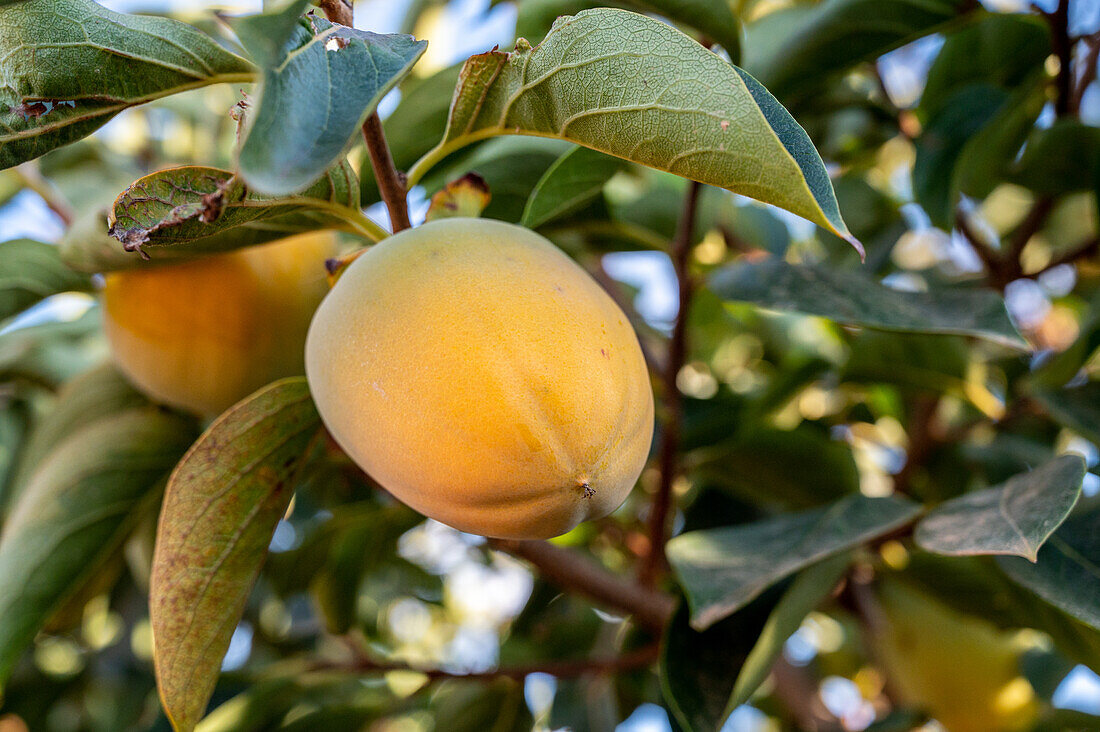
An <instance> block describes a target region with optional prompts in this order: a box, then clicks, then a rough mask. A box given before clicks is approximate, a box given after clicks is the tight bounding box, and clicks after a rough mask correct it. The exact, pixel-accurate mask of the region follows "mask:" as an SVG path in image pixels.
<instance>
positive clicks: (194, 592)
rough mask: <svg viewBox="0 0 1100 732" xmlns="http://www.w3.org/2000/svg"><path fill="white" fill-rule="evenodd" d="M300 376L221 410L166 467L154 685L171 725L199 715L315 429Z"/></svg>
mask: <svg viewBox="0 0 1100 732" xmlns="http://www.w3.org/2000/svg"><path fill="white" fill-rule="evenodd" d="M320 424H321V423H320V417H319V416H318V415H317V410H316V408H315V407H314V406H313V401H312V399H310V396H309V388H308V387H307V386H306V382H305V379H304V378H302V377H296V378H291V379H284V380H283V381H278V382H275V383H274V384H271V385H269V386H267V387H264V388H263V389H261V390H260V391H258V392H256V393H255V394H253V395H252V396H250V397H247V398H246V399H244V400H243V401H241V402H239V403H238V404H237V405H235V406H234V407H232V408H230V409H229V411H227V412H225V413H224V414H223V415H222V416H221V417H219V418H218V419H217V420H216V421H215V422H214V423H213V424H212V425H210V427H209V428H208V429H207V430H206V432H205V433H203V435H202V437H201V438H199V440H198V441H197V442H196V443H195V444H194V445H193V446H192V447H191V449H190V450H189V451H188V453H187V455H185V456H184V458H183V460H181V461H180V463H179V465H178V466H176V469H175V470H174V471H173V472H172V476H171V478H170V479H169V481H168V487H167V489H166V490H165V495H164V505H163V507H162V509H161V514H160V524H159V527H158V530H157V545H156V550H155V553H154V557H153V572H152V577H151V580H150V588H149V600H150V602H149V618H150V622H151V623H152V626H153V639H154V642H155V652H154V661H155V665H156V675H157V684H158V688H159V690H160V696H161V700H162V701H163V703H164V708H165V711H166V712H167V714H168V717H169V719H170V720H172V724H173V725H174V727H175V728H176V729H177V730H191V729H193V728H194V726H195V724H196V723H197V722H198V720H199V719H200V718H201V717H202V714H203V711H204V710H205V709H206V704H207V702H208V701H209V700H210V695H211V694H212V693H213V691H214V685H215V684H216V682H217V680H218V671H219V668H220V667H221V660H222V656H224V655H225V651H226V649H227V648H228V647H229V639H230V637H231V636H232V635H233V629H234V628H235V627H236V626H237V623H238V622H239V621H240V619H241V613H242V612H243V611H244V606H245V601H246V600H247V599H248V595H249V593H250V592H251V590H252V585H253V583H254V582H255V581H256V576H257V575H258V574H259V571H260V566H261V564H262V563H263V560H264V557H265V555H266V553H267V547H268V545H269V544H270V543H271V537H272V534H273V533H274V531H275V524H276V523H277V522H278V521H279V519H280V518H282V516H283V514H284V513H285V512H286V507H287V505H288V504H289V503H290V498H291V496H292V495H293V491H294V479H295V477H296V475H297V474H298V472H299V470H300V469H301V466H302V464H303V460H304V459H305V458H306V457H307V453H308V452H309V445H310V443H311V440H313V438H314V437H315V436H316V435H317V434H318V430H319V428H320Z"/></svg>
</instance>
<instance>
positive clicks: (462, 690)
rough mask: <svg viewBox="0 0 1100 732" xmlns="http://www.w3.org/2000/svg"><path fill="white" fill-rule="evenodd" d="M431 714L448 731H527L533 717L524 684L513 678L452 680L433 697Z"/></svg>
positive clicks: (440, 727)
mask: <svg viewBox="0 0 1100 732" xmlns="http://www.w3.org/2000/svg"><path fill="white" fill-rule="evenodd" d="M431 711H432V717H433V718H434V719H436V720H438V724H439V729H441V730H442V729H445V730H447V732H483V730H493V731H494V732H496V731H497V730H499V732H527V731H528V730H530V729H531V728H532V727H533V726H534V722H535V720H534V719H532V718H531V712H530V711H529V710H528V709H527V704H526V703H525V702H524V698H523V684H521V683H519V682H517V681H514V680H512V679H505V678H501V679H496V680H494V681H490V682H488V683H484V682H477V681H462V680H459V679H455V680H452V681H449V682H447V683H446V684H443V685H442V686H440V687H439V690H438V691H437V692H436V693H435V695H434V696H433V697H432V709H431Z"/></svg>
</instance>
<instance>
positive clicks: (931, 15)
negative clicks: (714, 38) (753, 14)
mask: <svg viewBox="0 0 1100 732" xmlns="http://www.w3.org/2000/svg"><path fill="white" fill-rule="evenodd" d="M970 5H971V3H969V2H967V1H966V0H827V1H826V2H822V3H819V4H817V5H815V6H813V7H807V6H805V5H802V6H799V5H795V6H793V7H792V8H790V9H789V10H785V11H780V12H776V13H772V14H770V15H767V16H765V17H764V18H763V19H762V20H760V21H758V22H757V23H754V24H753V25H750V26H749V29H748V40H747V41H746V44H745V47H746V49H748V51H747V54H746V58H745V68H747V69H748V70H749V71H750V72H751V73H752V74H754V75H755V76H756V77H757V78H758V79H760V81H761V82H762V83H763V84H764V85H765V86H767V87H768V88H769V89H771V90H772V93H774V94H775V95H776V96H778V97H779V98H781V99H786V98H787V97H788V96H794V95H795V94H798V93H801V92H805V91H806V90H807V87H812V86H813V85H815V84H817V83H819V82H820V81H821V80H822V79H823V78H824V77H826V76H828V75H830V74H834V73H837V72H839V71H843V70H844V69H846V68H849V67H851V66H854V65H855V64H857V63H859V62H861V61H873V60H874V59H876V58H878V57H879V56H881V55H882V54H884V53H886V52H887V51H891V50H893V49H895V48H898V47H899V46H903V45H905V44H906V43H908V42H909V41H912V40H915V39H917V38H920V37H921V36H924V35H927V34H929V33H934V32H936V31H937V30H939V29H940V28H941V27H943V26H944V25H945V24H947V23H949V22H951V21H952V20H955V19H956V18H957V17H958V15H959V14H960V13H961V12H962V11H963V10H965V9H966V8H967V7H968V6H970Z"/></svg>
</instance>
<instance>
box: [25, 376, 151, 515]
mask: <svg viewBox="0 0 1100 732" xmlns="http://www.w3.org/2000/svg"><path fill="white" fill-rule="evenodd" d="M147 405H149V400H148V399H146V398H145V397H144V396H142V395H141V394H139V393H138V392H137V391H136V390H135V389H134V388H133V387H132V386H130V383H129V382H128V381H126V379H125V378H123V376H122V374H120V373H119V372H118V370H117V369H116V368H115V367H114V366H112V365H110V364H104V365H102V366H99V367H97V368H94V369H92V370H90V371H88V372H86V373H84V374H81V375H80V376H77V377H76V378H75V379H72V380H71V381H68V382H66V383H65V384H64V386H62V387H61V390H60V391H59V392H58V394H57V402H56V403H55V404H54V406H53V408H52V409H51V410H50V411H49V412H47V413H46V414H45V416H43V417H42V418H41V419H40V420H38V421H37V422H36V423H35V425H34V429H33V430H31V434H30V437H29V438H28V439H27V444H26V446H25V447H24V448H23V450H22V451H21V452H20V455H19V462H18V468H17V470H16V473H15V477H14V479H13V483H12V490H13V494H12V495H13V496H18V495H19V491H20V490H21V489H22V487H23V486H24V485H25V484H26V482H27V480H29V479H30V477H31V475H32V474H33V473H34V471H35V470H36V469H37V467H38V465H39V463H41V462H42V461H43V460H45V459H46V457H47V456H48V455H49V454H50V452H52V451H53V449H54V447H55V446H57V445H58V444H59V443H60V442H61V441H62V440H64V439H65V438H67V437H68V436H69V435H71V434H73V433H74V432H77V431H79V430H81V429H83V428H84V427H85V426H87V425H89V424H92V423H93V422H96V421H98V420H99V419H102V418H103V417H105V416H107V415H110V414H116V413H119V412H124V411H128V410H130V409H134V408H136V407H141V406H147Z"/></svg>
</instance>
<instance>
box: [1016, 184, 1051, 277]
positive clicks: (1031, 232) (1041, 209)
mask: <svg viewBox="0 0 1100 732" xmlns="http://www.w3.org/2000/svg"><path fill="white" fill-rule="evenodd" d="M1053 209H1054V199H1053V198H1051V197H1050V196H1043V197H1042V198H1040V199H1038V200H1036V201H1035V203H1034V204H1033V205H1032V207H1031V210H1030V211H1028V213H1027V216H1026V217H1024V220H1023V221H1022V222H1021V223H1020V225H1019V226H1017V227H1016V231H1014V232H1013V233H1012V238H1011V239H1009V240H1008V247H1007V252H1008V265H1009V267H1011V268H1012V269H1013V273H1014V274H1015V276H1014V277H1012V278H1011V280H1014V279H1017V278H1019V277H1020V275H1021V274H1022V271H1021V269H1020V255H1021V254H1023V251H1024V247H1026V246H1027V243H1028V242H1029V241H1031V237H1033V236H1035V234H1036V233H1037V232H1038V231H1039V229H1041V228H1042V227H1043V224H1044V223H1045V222H1046V220H1047V217H1048V216H1049V215H1050V212H1051V211H1052V210H1053ZM1011 280H1009V281H1011Z"/></svg>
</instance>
